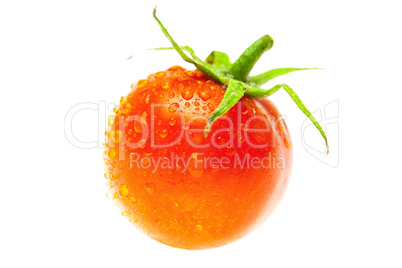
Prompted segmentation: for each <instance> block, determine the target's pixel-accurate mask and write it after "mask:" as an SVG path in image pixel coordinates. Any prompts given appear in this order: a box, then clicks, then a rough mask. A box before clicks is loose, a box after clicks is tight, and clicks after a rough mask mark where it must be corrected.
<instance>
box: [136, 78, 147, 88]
mask: <svg viewBox="0 0 402 268" xmlns="http://www.w3.org/2000/svg"><path fill="white" fill-rule="evenodd" d="M147 84H148V80H139V81H138V84H137V88H143V87H145V86H146V85H147Z"/></svg>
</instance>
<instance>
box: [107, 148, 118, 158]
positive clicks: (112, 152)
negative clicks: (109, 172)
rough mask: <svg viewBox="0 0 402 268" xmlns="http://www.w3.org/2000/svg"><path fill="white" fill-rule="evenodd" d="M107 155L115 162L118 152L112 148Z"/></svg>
mask: <svg viewBox="0 0 402 268" xmlns="http://www.w3.org/2000/svg"><path fill="white" fill-rule="evenodd" d="M107 154H108V156H109V158H110V160H114V159H115V157H116V150H115V149H113V148H111V149H110V150H109V152H108V153H107Z"/></svg>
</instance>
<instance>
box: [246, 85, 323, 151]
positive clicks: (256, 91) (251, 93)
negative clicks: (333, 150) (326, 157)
mask: <svg viewBox="0 0 402 268" xmlns="http://www.w3.org/2000/svg"><path fill="white" fill-rule="evenodd" d="M281 88H283V89H284V90H285V91H286V92H287V93H288V94H289V96H290V97H291V98H292V100H293V101H294V103H296V105H297V107H299V109H300V110H301V111H302V112H303V113H304V114H305V115H306V116H307V117H308V118H309V119H310V121H311V122H312V123H313V124H314V126H315V127H316V128H317V129H318V131H319V132H320V133H321V136H322V137H323V138H324V140H325V146H326V148H327V154H328V152H329V147H328V140H327V136H326V135H325V132H324V130H323V129H322V128H321V126H320V124H319V123H318V121H317V120H316V119H315V117H314V116H313V115H312V114H311V112H310V111H309V110H308V109H307V108H306V106H305V105H304V104H303V102H302V101H301V99H300V98H299V96H297V94H296V93H295V92H294V91H293V89H292V88H291V87H290V86H288V85H286V84H279V85H276V86H274V87H272V88H271V89H261V88H258V87H253V86H251V87H249V88H248V89H247V91H246V93H245V95H246V96H248V97H253V98H266V97H269V96H271V95H272V94H274V93H275V92H277V91H278V90H279V89H281Z"/></svg>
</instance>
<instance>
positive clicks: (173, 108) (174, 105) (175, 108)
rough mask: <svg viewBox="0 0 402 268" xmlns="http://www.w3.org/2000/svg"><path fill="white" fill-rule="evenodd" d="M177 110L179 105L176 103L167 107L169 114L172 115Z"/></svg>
mask: <svg viewBox="0 0 402 268" xmlns="http://www.w3.org/2000/svg"><path fill="white" fill-rule="evenodd" d="M177 109H179V104H178V103H176V102H175V103H172V104H170V106H169V112H171V113H174V112H176V111H177Z"/></svg>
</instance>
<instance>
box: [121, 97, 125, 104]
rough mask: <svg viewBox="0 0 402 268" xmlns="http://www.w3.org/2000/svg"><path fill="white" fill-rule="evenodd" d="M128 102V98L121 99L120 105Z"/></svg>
mask: <svg viewBox="0 0 402 268" xmlns="http://www.w3.org/2000/svg"><path fill="white" fill-rule="evenodd" d="M126 101H127V97H121V99H120V105H123V104H124V103H126Z"/></svg>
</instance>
